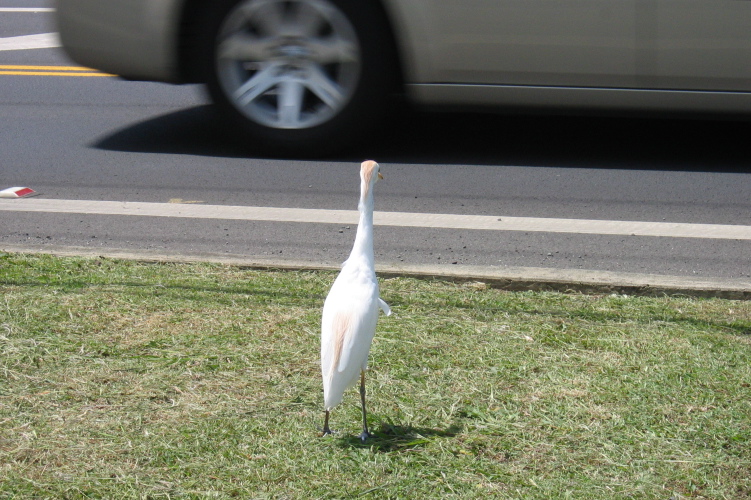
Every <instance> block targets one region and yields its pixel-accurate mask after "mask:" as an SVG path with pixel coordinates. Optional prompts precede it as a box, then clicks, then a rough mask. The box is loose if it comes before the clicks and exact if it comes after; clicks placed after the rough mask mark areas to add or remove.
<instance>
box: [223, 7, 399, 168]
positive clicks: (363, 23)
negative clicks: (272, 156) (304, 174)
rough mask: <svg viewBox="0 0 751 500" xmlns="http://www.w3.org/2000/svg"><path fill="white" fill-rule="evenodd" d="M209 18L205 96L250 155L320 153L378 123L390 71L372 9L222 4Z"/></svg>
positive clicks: (384, 34) (382, 26) (389, 53)
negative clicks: (239, 136) (242, 139)
mask: <svg viewBox="0 0 751 500" xmlns="http://www.w3.org/2000/svg"><path fill="white" fill-rule="evenodd" d="M216 14H217V15H216V17H215V19H214V21H213V23H212V26H211V28H210V32H209V40H210V44H211V53H210V60H209V64H210V69H209V75H208V87H209V91H210V94H211V96H212V98H213V100H214V101H215V103H216V104H217V105H218V107H219V109H220V110H221V111H223V114H224V116H225V117H227V118H228V119H229V122H230V123H231V124H232V125H233V126H234V127H235V128H236V129H238V130H239V131H240V132H242V134H243V136H244V137H249V138H250V139H251V142H252V144H253V146H254V147H256V148H260V149H262V150H264V151H270V152H273V153H276V154H295V155H297V154H323V153H327V152H330V151H331V150H333V149H337V148H340V147H341V146H343V145H346V144H348V143H350V142H351V141H353V140H356V139H357V138H358V136H361V135H362V134H363V133H364V132H366V131H367V129H368V127H369V126H372V125H373V124H374V123H377V122H378V120H377V118H378V117H379V116H380V115H382V112H383V110H384V103H385V100H386V98H387V96H388V95H389V93H390V91H391V90H393V88H394V85H393V84H394V82H395V77H396V72H395V71H394V70H393V68H394V64H393V62H394V54H393V49H392V48H391V47H392V45H391V44H390V42H389V40H390V36H389V35H388V29H387V26H386V23H385V22H384V19H383V15H382V13H381V12H380V10H379V9H378V8H376V6H375V5H374V4H372V3H371V2H367V1H359V2H352V1H348V0H239V1H238V0H228V1H226V2H224V5H223V6H222V7H221V8H220V9H219V10H218V11H217V12H216Z"/></svg>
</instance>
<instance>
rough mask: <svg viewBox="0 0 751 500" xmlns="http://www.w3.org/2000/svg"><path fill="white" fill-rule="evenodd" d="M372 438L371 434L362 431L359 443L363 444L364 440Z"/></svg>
mask: <svg viewBox="0 0 751 500" xmlns="http://www.w3.org/2000/svg"><path fill="white" fill-rule="evenodd" d="M372 437H373V434H371V433H369V432H368V431H362V434H360V441H362V442H363V443H364V442H365V440H366V439H368V438H372Z"/></svg>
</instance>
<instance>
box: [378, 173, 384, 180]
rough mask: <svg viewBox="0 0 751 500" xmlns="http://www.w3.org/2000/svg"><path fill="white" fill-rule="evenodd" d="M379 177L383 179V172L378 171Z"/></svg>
mask: <svg viewBox="0 0 751 500" xmlns="http://www.w3.org/2000/svg"><path fill="white" fill-rule="evenodd" d="M378 178H379V179H381V180H383V174H382V173H381V172H378Z"/></svg>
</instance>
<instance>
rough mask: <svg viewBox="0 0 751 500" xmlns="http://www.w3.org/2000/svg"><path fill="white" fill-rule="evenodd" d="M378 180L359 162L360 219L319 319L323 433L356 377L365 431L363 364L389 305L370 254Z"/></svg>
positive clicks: (373, 169) (376, 172)
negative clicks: (383, 295)
mask: <svg viewBox="0 0 751 500" xmlns="http://www.w3.org/2000/svg"><path fill="white" fill-rule="evenodd" d="M378 179H383V176H382V175H381V173H380V166H379V165H378V163H376V162H374V161H372V160H367V161H364V162H362V164H361V166H360V203H359V204H358V210H359V212H360V222H359V223H358V225H357V234H356V236H355V243H354V245H353V247H352V252H351V253H350V255H349V258H348V259H347V260H346V261H345V262H344V264H343V265H342V270H341V271H340V273H339V276H337V278H336V280H335V281H334V284H333V285H332V286H331V290H330V291H329V294H328V296H327V297H326V301H325V303H324V304H323V315H322V318H321V375H322V376H323V399H324V408H325V410H326V417H325V421H324V424H323V433H324V435H325V434H331V429H330V428H329V412H330V411H331V409H332V408H333V407H334V406H336V405H338V404H339V403H340V402H341V401H342V396H343V395H344V391H345V390H346V389H348V388H349V387H351V386H352V385H354V384H355V382H357V379H358V375H359V378H360V403H361V405H362V434H360V439H362V440H363V441H365V439H366V438H368V437H369V436H370V433H369V432H368V419H367V414H366V412H365V369H366V368H367V366H368V353H369V351H370V344H371V342H372V340H373V336H374V335H375V330H376V323H377V322H378V309H379V308H380V309H383V312H384V313H386V315H387V316H388V315H389V314H391V309H390V308H389V306H388V304H386V303H385V302H384V301H383V300H381V298H380V297H379V291H378V281H377V280H376V274H375V262H374V260H375V258H374V255H373V186H375V183H376V182H377V181H378Z"/></svg>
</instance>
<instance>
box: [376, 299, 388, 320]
mask: <svg viewBox="0 0 751 500" xmlns="http://www.w3.org/2000/svg"><path fill="white" fill-rule="evenodd" d="M378 305H379V306H381V310H382V311H383V312H384V313H385V314H386V316H391V308H390V307H389V305H388V304H387V303H386V302H384V301H383V299H382V298H380V297H378Z"/></svg>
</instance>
